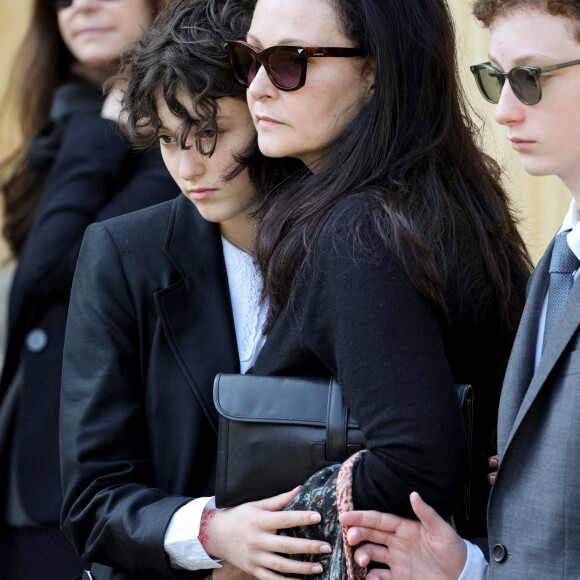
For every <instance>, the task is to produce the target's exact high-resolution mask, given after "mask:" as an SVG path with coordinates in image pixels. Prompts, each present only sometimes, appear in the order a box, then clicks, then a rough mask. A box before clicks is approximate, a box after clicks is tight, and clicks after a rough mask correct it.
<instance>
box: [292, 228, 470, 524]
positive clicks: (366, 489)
mask: <svg viewBox="0 0 580 580" xmlns="http://www.w3.org/2000/svg"><path fill="white" fill-rule="evenodd" d="M367 225H368V227H364V226H363V228H362V229H361V237H360V239H359V240H358V241H355V240H354V239H353V236H352V235H351V233H352V232H350V230H349V229H348V228H347V229H341V228H329V229H328V232H327V233H326V234H324V235H323V237H322V239H321V244H320V247H319V250H318V253H317V256H316V259H315V261H314V264H313V268H312V271H311V276H309V283H308V285H307V286H306V288H305V289H303V292H304V294H303V296H304V297H305V300H304V302H303V304H300V305H301V306H302V305H303V306H304V308H303V310H301V311H300V312H298V313H297V315H298V317H299V323H298V324H299V326H300V332H301V340H302V342H303V346H304V348H305V349H306V350H307V351H310V352H312V353H313V355H314V356H315V357H316V358H317V359H319V360H320V361H322V363H323V364H324V365H325V367H326V368H327V369H328V370H329V372H330V373H331V374H332V375H333V376H335V377H336V378H337V380H338V382H339V384H340V385H341V389H342V391H343V395H344V398H345V401H346V403H347V405H348V406H349V408H350V410H351V412H352V414H353V415H354V417H355V418H356V419H357V421H358V423H359V425H360V426H361V428H362V429H363V431H364V432H365V435H366V438H367V451H366V452H365V453H364V454H363V455H362V457H361V459H360V461H358V462H357V464H356V466H355V470H354V474H353V497H354V506H355V509H379V510H383V511H387V512H391V513H396V514H400V515H404V516H407V517H412V516H413V514H412V511H411V507H410V503H409V494H410V493H411V491H413V490H415V491H418V492H419V493H420V494H421V495H422V497H423V498H424V499H425V500H426V501H427V502H429V503H430V504H431V505H433V506H434V507H435V508H436V509H437V510H438V511H439V512H441V513H442V514H444V515H449V514H450V513H452V511H453V509H454V507H455V502H456V501H457V495H458V493H459V490H460V489H461V486H462V485H463V484H464V483H465V482H466V480H467V477H468V475H469V470H470V458H469V449H468V444H467V438H466V436H465V431H464V428H463V425H462V419H461V415H460V410H459V405H458V400H457V396H456V393H455V384H454V380H453V376H452V373H451V370H450V368H449V365H448V362H447V359H446V354H445V349H444V345H443V337H442V332H441V328H440V324H439V320H438V317H437V315H436V313H435V312H434V309H433V308H432V306H431V305H430V304H429V303H428V301H427V300H426V299H425V297H424V296H423V295H422V294H420V293H419V292H418V291H417V290H416V289H415V288H414V287H412V285H411V283H410V281H409V279H408V278H407V276H406V275H405V273H404V272H403V271H402V268H401V267H400V266H399V264H398V262H397V261H396V259H395V258H394V256H393V255H392V254H390V253H389V252H388V251H387V250H386V248H385V244H384V242H383V241H382V240H381V239H379V236H378V234H376V233H374V231H373V228H372V226H371V225H370V224H367ZM297 304H298V303H297Z"/></svg>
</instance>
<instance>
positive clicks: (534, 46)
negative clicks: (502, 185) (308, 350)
mask: <svg viewBox="0 0 580 580" xmlns="http://www.w3.org/2000/svg"><path fill="white" fill-rule="evenodd" d="M474 14H475V16H476V17H477V18H478V19H479V20H480V21H481V22H482V23H483V24H484V25H485V26H487V27H489V29H490V48H489V62H487V63H483V64H480V65H476V66H473V67H471V68H472V72H473V73H474V75H475V78H476V81H477V84H478V86H479V88H480V91H481V93H482V95H483V97H484V98H485V99H486V100H488V101H490V102H492V103H495V104H497V106H496V108H495V113H494V118H495V120H496V121H497V122H498V123H500V124H501V125H503V126H504V127H505V129H506V137H507V138H508V139H509V141H510V142H511V143H512V147H513V149H514V150H515V151H517V152H518V153H519V155H520V158H521V161H522V165H523V167H524V169H525V170H526V171H527V172H528V173H530V174H532V175H557V176H558V177H559V178H560V179H561V180H562V182H563V183H564V184H565V186H566V187H567V188H568V189H569V190H570V193H571V194H572V201H571V204H570V209H569V211H568V213H567V214H566V216H565V217H564V221H563V223H562V227H561V228H560V230H559V232H558V233H557V235H556V236H555V238H554V239H553V240H552V242H551V243H550V245H549V246H548V248H547V250H546V252H545V254H544V256H543V257H542V259H541V260H540V262H539V263H538V266H537V268H536V270H535V272H534V273H533V275H532V277H531V279H530V282H529V285H528V290H527V300H526V306H525V309H524V313H523V316H522V320H521V323H520V327H519V330H518V334H517V337H516V340H515V343H514V347H513V351H512V354H511V357H510V361H509V364H508V368H507V372H506V376H505V380H504V384H503V390H502V395H501V401H500V408H499V424H498V451H499V459H498V461H499V466H498V469H497V474H496V476H495V482H494V485H493V488H492V491H491V496H490V500H489V508H488V535H489V553H488V554H487V555H486V558H484V556H483V554H482V552H481V551H480V550H479V549H478V548H476V547H475V546H473V545H472V544H470V543H469V542H465V543H464V542H463V541H462V540H461V538H460V537H459V536H458V535H457V534H456V533H455V531H454V530H453V529H452V528H451V527H450V526H448V525H447V524H446V523H445V522H444V521H443V520H442V519H441V518H440V516H439V515H438V514H437V513H436V512H435V510H433V509H432V508H431V507H430V506H429V505H427V504H426V503H425V502H424V501H423V500H422V499H421V498H420V497H419V496H418V495H417V494H413V495H412V496H411V504H412V506H413V510H414V512H415V514H416V515H417V517H419V519H420V522H416V521H411V520H404V519H401V518H398V517H396V516H393V515H390V514H380V513H376V512H368V513H349V514H345V515H344V516H343V517H342V522H343V524H345V525H347V526H355V527H354V528H352V529H350V530H349V532H348V536H349V540H350V542H351V543H353V544H358V543H359V542H360V541H362V540H370V542H371V543H370V544H366V545H364V546H363V547H361V548H359V550H358V552H357V554H356V556H355V557H356V559H357V560H358V561H359V562H361V563H366V562H368V560H369V558H372V559H374V560H377V561H380V562H383V563H386V564H388V565H389V566H390V567H391V570H390V571H381V572H378V571H377V572H376V573H375V574H373V575H372V576H369V578H373V579H377V578H389V579H391V578H392V579H395V578H404V579H405V580H423V579H424V578H433V579H436V580H443V579H446V580H449V579H452V580H456V579H457V578H461V580H481V579H484V578H490V579H494V580H495V579H504V578H505V579H507V578H525V579H526V580H545V579H546V578H550V579H553V580H556V579H559V580H572V579H574V580H577V579H578V576H579V575H580V509H579V507H580V487H579V486H578V482H579V481H580V453H579V448H580V430H579V429H578V424H579V423H578V417H579V416H580V397H579V391H578V387H579V380H578V378H579V374H578V373H579V371H580V356H579V354H578V353H579V352H580V350H579V347H580V332H579V329H580V284H578V282H577V274H578V267H579V266H580V225H579V222H580V209H579V208H580V136H579V133H578V130H577V127H578V125H579V123H580V109H579V108H578V102H579V99H580V66H579V65H580V5H579V4H578V2H576V1H574V0H560V1H545V0H493V1H492V0H477V1H476V2H475V3H474ZM486 559H487V560H489V563H488V562H487V561H486Z"/></svg>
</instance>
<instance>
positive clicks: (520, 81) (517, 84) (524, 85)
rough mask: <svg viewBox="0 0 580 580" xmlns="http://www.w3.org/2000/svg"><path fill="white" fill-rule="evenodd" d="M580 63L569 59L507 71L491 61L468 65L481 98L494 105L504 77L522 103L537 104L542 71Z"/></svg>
mask: <svg viewBox="0 0 580 580" xmlns="http://www.w3.org/2000/svg"><path fill="white" fill-rule="evenodd" d="M577 64H580V60H571V61H570V62H564V63H562V64H554V65H552V66H543V67H540V68H539V67H535V66H516V67H515V68H512V70H510V71H509V72H502V71H500V70H497V69H496V68H495V67H494V66H493V65H492V64H491V63H489V62H484V63H483V64H476V65H473V66H471V67H470V70H471V72H472V73H473V76H474V77H475V81H476V82H477V86H478V87H479V91H480V92H481V94H482V95H483V98H484V99H485V100H486V101H489V102H490V103H493V104H494V105H497V104H498V102H499V98H500V96H501V90H502V89H503V86H504V84H505V80H506V78H507V79H508V80H509V82H510V87H511V88H512V91H513V92H514V95H515V96H516V97H517V98H518V99H519V100H520V101H521V102H522V103H523V104H524V105H537V104H538V103H539V102H540V99H541V98H542V83H541V78H540V77H541V75H542V73H546V72H550V71H552V70H558V69H560V68H566V67H569V66H575V65H577Z"/></svg>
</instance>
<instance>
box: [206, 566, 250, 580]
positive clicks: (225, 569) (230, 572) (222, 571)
mask: <svg viewBox="0 0 580 580" xmlns="http://www.w3.org/2000/svg"><path fill="white" fill-rule="evenodd" d="M220 564H221V565H222V567H221V568H215V569H214V570H213V580H255V576H250V575H249V574H246V573H245V572H242V571H241V570H240V569H239V568H236V567H235V566H233V565H232V564H230V563H229V562H220ZM207 578H209V575H208V576H207Z"/></svg>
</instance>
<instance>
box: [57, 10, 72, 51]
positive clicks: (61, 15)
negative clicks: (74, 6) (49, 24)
mask: <svg viewBox="0 0 580 580" xmlns="http://www.w3.org/2000/svg"><path fill="white" fill-rule="evenodd" d="M57 22H58V30H59V32H60V35H61V36H62V39H63V40H64V43H65V44H66V45H67V47H68V48H69V50H70V42H71V37H72V35H71V29H72V16H71V15H70V14H69V11H68V10H66V9H65V10H59V12H58V14H57Z"/></svg>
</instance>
